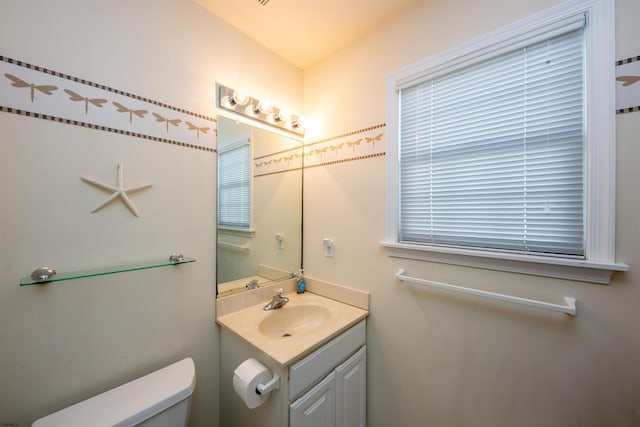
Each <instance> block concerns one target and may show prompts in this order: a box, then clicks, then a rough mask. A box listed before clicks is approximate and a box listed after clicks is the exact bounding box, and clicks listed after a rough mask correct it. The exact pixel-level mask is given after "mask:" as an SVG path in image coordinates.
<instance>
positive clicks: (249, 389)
mask: <svg viewBox="0 0 640 427" xmlns="http://www.w3.org/2000/svg"><path fill="white" fill-rule="evenodd" d="M270 379H271V373H270V372H269V369H267V368H266V367H265V366H264V365H263V364H262V363H260V362H258V361H257V360H256V359H254V358H251V359H247V360H245V361H244V362H242V363H241V364H240V365H239V366H238V367H237V368H236V370H235V371H233V389H234V390H235V392H236V394H237V395H238V396H240V398H241V399H242V400H243V402H244V403H245V405H247V408H249V409H253V408H257V407H258V406H260V405H262V404H263V403H264V402H265V401H266V400H267V399H268V398H269V394H270V393H264V394H262V395H260V394H258V392H257V391H256V388H257V387H258V384H260V383H263V384H266V383H267V382H268V381H269V380H270Z"/></svg>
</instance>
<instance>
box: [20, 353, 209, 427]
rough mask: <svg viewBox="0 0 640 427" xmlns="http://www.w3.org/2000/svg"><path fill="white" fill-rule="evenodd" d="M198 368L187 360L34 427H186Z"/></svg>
mask: <svg viewBox="0 0 640 427" xmlns="http://www.w3.org/2000/svg"><path fill="white" fill-rule="evenodd" d="M195 385H196V368H195V365H194V363H193V360H192V359H191V358H186V359H183V360H181V361H179V362H176V363H174V364H172V365H169V366H167V367H165V368H162V369H160V370H158V371H155V372H152V373H150V374H148V375H145V376H144V377H141V378H138V379H136V380H133V381H131V382H128V383H126V384H123V385H121V386H119V387H116V388H114V389H111V390H109V391H106V392H104V393H102V394H99V395H97V396H94V397H91V398H89V399H87V400H84V401H82V402H80V403H76V404H75V405H73V406H69V407H68V408H65V409H62V410H60V411H58V412H55V413H53V414H51V415H47V416H46V417H43V418H40V419H39V420H37V421H36V422H34V423H33V424H32V427H111V426H114V427H130V426H144V427H186V426H187V425H189V412H190V409H191V395H192V393H193V389H194V388H195Z"/></svg>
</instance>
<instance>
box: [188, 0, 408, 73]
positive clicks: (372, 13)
mask: <svg viewBox="0 0 640 427" xmlns="http://www.w3.org/2000/svg"><path fill="white" fill-rule="evenodd" d="M194 1H195V2H196V3H198V4H200V5H202V6H203V7H205V8H206V9H208V10H209V11H211V12H212V13H214V14H215V15H217V16H218V17H220V18H221V19H223V20H224V21H226V22H228V23H229V24H231V25H233V26H234V27H236V28H238V29H239V30H240V31H242V32H244V33H246V34H248V35H249V36H251V37H252V38H253V39H255V40H257V41H258V42H260V43H261V44H262V45H264V46H266V47H267V48H269V49H270V50H272V51H274V52H275V53H277V54H278V55H279V56H281V57H283V58H285V59H286V60H288V61H289V62H291V63H293V64H294V65H296V66H298V67H300V68H302V69H305V68H307V67H309V66H310V65H313V64H314V63H316V62H318V61H319V60H321V59H323V58H325V57H326V56H328V55H330V54H331V53H333V52H335V51H337V50H339V49H340V48H342V47H344V46H346V45H348V44H349V43H351V42H353V41H354V40H356V39H358V38H360V37H361V36H363V35H364V34H366V33H367V32H369V31H371V30H372V29H373V28H375V27H376V26H378V25H380V24H381V23H382V22H384V21H385V20H387V19H389V18H390V17H392V16H394V15H395V14H397V13H398V12H400V11H401V10H403V9H404V8H406V7H407V6H408V5H409V4H412V3H415V2H416V1H417V0H269V1H268V3H267V4H266V5H264V6H263V5H261V4H260V3H259V1H258V0H194Z"/></svg>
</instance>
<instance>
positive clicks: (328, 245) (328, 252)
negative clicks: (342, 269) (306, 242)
mask: <svg viewBox="0 0 640 427" xmlns="http://www.w3.org/2000/svg"><path fill="white" fill-rule="evenodd" d="M322 245H323V246H324V256H326V257H330V258H333V255H334V244H333V240H332V239H322Z"/></svg>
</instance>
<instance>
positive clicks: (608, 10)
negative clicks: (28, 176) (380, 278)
mask: <svg viewBox="0 0 640 427" xmlns="http://www.w3.org/2000/svg"><path fill="white" fill-rule="evenodd" d="M578 14H585V15H586V17H587V25H586V27H585V37H586V47H585V57H586V65H585V87H586V147H585V168H586V173H585V184H586V185H585V198H586V202H585V258H584V259H570V258H566V257H553V256H537V255H526V254H517V253H505V252H499V251H489V250H474V249H466V248H450V247H439V246H428V245H422V244H407V243H400V242H399V231H398V227H399V219H400V218H399V168H398V134H399V129H398V125H399V96H398V95H399V90H398V89H399V88H400V87H404V86H407V85H410V84H411V83H414V82H415V83H417V82H418V81H421V80H424V79H425V76H428V75H431V74H432V73H434V72H438V71H439V70H442V69H443V68H449V67H454V66H459V64H462V63H465V64H466V63H472V61H473V60H474V58H479V57H481V56H484V55H485V54H486V53H487V52H490V51H497V50H500V49H502V48H504V47H505V46H506V45H510V44H511V43H512V41H513V40H522V39H526V38H528V37H529V36H530V35H531V34H535V33H536V31H537V30H539V29H540V28H541V27H544V26H548V25H551V24H553V23H555V22H558V21H560V20H564V19H568V18H570V17H572V16H575V15H578ZM614 18H615V14H614V5H613V2H610V1H606V0H582V1H579V2H573V1H571V2H566V3H562V4H560V5H558V6H555V7H553V8H551V9H548V10H546V11H543V12H541V13H538V14H536V15H533V16H531V17H528V18H525V19H522V20H520V21H517V22H514V23H512V24H510V25H508V26H506V27H503V28H501V29H499V30H497V31H494V32H492V33H489V34H487V35H485V36H482V37H479V38H477V39H474V40H471V41H469V42H467V43H464V44H462V45H460V46H457V47H454V48H452V49H449V50H447V51H445V52H442V53H440V54H436V55H433V56H431V57H428V58H426V59H424V60H422V61H419V62H418V63H416V64H413V65H410V66H408V67H406V68H403V69H401V70H399V71H396V72H394V73H392V74H391V75H390V76H389V78H388V80H387V103H388V104H387V127H388V135H390V136H389V138H388V140H387V172H388V173H387V223H386V233H385V234H386V235H385V241H384V242H382V243H381V244H382V246H384V247H385V248H386V251H387V255H388V256H391V257H399V258H408V259H415V260H423V261H435V262H442V263H448V264H457V265H465V266H472V267H480V268H488V269H494V270H501V271H511V272H518V273H525V274H533V275H541V276H548V277H557V278H564V279H572V280H580V281H587V282H595V283H609V282H610V280H611V275H612V273H613V272H614V271H627V270H628V269H629V267H628V266H627V265H626V264H623V263H616V262H615V166H616V164H615V162H616V157H615V145H616V129H615V69H614V67H615V49H614V48H615V43H614V42H615V40H614V36H615V26H614V24H615V20H614ZM593 100H597V102H593Z"/></svg>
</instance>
